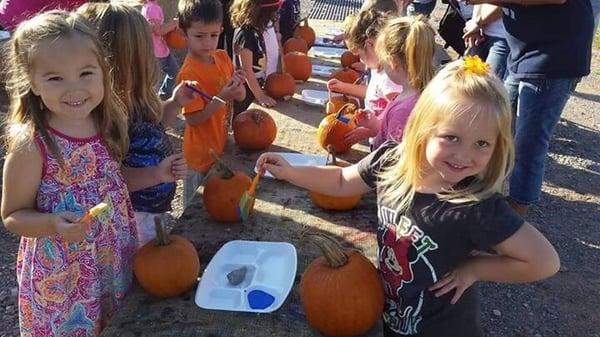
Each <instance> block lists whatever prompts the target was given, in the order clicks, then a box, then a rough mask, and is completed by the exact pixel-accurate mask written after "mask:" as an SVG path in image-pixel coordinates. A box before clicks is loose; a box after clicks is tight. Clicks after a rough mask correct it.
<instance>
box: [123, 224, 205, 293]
mask: <svg viewBox="0 0 600 337" xmlns="http://www.w3.org/2000/svg"><path fill="white" fill-rule="evenodd" d="M154 222H155V226H156V239H154V240H152V241H150V242H148V243H146V244H145V245H144V246H142V248H140V249H139V250H138V251H137V252H136V253H135V256H134V257H133V273H134V274H135V277H136V278H137V280H138V282H139V283H140V285H141V286H142V288H144V290H146V291H147V292H148V293H150V294H151V295H154V296H156V297H162V298H166V297H173V296H178V295H181V294H183V293H184V292H186V291H188V290H189V289H190V288H191V287H192V286H193V285H194V284H195V283H196V279H197V278H198V273H200V259H199V258H198V253H197V252H196V247H194V245H193V244H192V243H191V242H189V241H188V240H187V239H185V238H183V237H181V236H179V235H169V234H168V233H167V232H166V230H165V228H164V226H163V225H162V221H161V218H160V217H158V216H157V217H155V218H154Z"/></svg>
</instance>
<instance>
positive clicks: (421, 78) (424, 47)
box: [375, 15, 435, 92]
mask: <svg viewBox="0 0 600 337" xmlns="http://www.w3.org/2000/svg"><path fill="white" fill-rule="evenodd" d="M434 51H435V32H434V30H433V28H432V27H431V26H430V25H429V23H427V18H425V17H424V16H423V15H419V16H416V17H415V16H405V17H400V18H394V19H392V20H390V21H388V23H387V25H386V26H385V27H384V28H383V31H382V32H381V34H379V36H378V37H377V42H376V43H375V52H376V53H377V57H379V59H380V60H381V61H382V62H385V63H386V64H388V65H392V66H394V67H397V66H402V67H405V70H406V72H407V75H408V82H409V83H410V85H411V86H412V87H413V88H415V89H416V90H418V91H419V92H421V91H423V89H425V86H426V85H427V83H429V81H431V79H432V78H433V75H434V73H435V72H434V68H433V53H434ZM399 63H400V64H399Z"/></svg>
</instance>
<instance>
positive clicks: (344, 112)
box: [317, 103, 356, 153]
mask: <svg viewBox="0 0 600 337" xmlns="http://www.w3.org/2000/svg"><path fill="white" fill-rule="evenodd" d="M355 111H356V106H355V105H354V104H351V103H348V104H345V105H344V106H342V107H341V108H340V109H339V110H338V112H337V113H334V114H329V115H326V116H325V117H324V118H323V119H322V120H321V123H320V124H319V128H318V129H317V141H318V142H319V145H321V147H322V148H323V149H325V150H327V149H328V148H329V146H331V147H332V148H333V150H334V151H335V153H345V152H346V151H348V150H349V149H350V148H351V147H352V144H348V143H346V141H345V140H344V138H345V137H346V134H348V132H350V131H352V130H354V129H355V128H356V122H355V117H354V112H355ZM340 119H346V120H347V122H343V121H341V120H340Z"/></svg>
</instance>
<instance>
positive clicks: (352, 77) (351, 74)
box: [331, 68, 359, 83]
mask: <svg viewBox="0 0 600 337" xmlns="http://www.w3.org/2000/svg"><path fill="white" fill-rule="evenodd" d="M331 78H332V79H333V78H337V79H338V80H340V81H342V82H346V83H354V82H356V80H358V78H359V75H358V73H357V72H356V71H354V70H352V69H350V68H346V69H342V70H338V71H336V72H334V73H333V74H331Z"/></svg>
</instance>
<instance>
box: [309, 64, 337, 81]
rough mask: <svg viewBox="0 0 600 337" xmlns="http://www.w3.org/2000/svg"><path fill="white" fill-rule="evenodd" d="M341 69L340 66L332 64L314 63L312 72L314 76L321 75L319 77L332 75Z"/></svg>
mask: <svg viewBox="0 0 600 337" xmlns="http://www.w3.org/2000/svg"><path fill="white" fill-rule="evenodd" d="M337 70H340V68H337V67H331V66H325V65H321V64H313V66H312V74H313V75H314V76H319V77H327V78H329V77H331V74H333V72H334V71H337Z"/></svg>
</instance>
